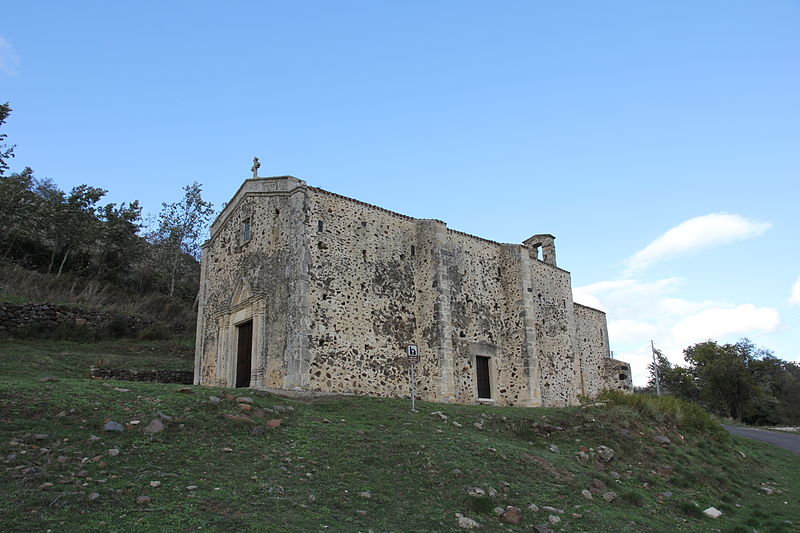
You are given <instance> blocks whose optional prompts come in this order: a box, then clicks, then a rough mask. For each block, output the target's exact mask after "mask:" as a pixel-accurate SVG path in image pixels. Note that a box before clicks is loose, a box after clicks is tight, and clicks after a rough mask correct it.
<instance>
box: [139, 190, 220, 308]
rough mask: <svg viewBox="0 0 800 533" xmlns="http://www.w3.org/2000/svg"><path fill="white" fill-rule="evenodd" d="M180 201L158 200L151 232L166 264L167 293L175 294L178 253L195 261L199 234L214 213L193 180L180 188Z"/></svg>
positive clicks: (179, 257)
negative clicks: (153, 226) (156, 216)
mask: <svg viewBox="0 0 800 533" xmlns="http://www.w3.org/2000/svg"><path fill="white" fill-rule="evenodd" d="M183 191H184V195H183V199H182V200H181V201H180V202H175V203H172V204H168V203H166V202H164V203H162V204H161V205H162V208H161V213H159V215H158V229H157V230H156V231H155V234H154V235H152V240H153V242H154V244H156V245H157V246H159V247H160V248H161V249H162V250H163V253H164V255H165V258H166V259H167V264H168V265H169V269H170V270H169V272H170V275H169V295H170V296H173V295H174V294H175V284H176V279H177V274H178V265H179V263H180V259H181V255H184V254H185V255H188V256H190V257H192V258H194V259H195V261H196V260H198V259H199V258H200V236H201V234H202V233H203V231H204V230H205V229H206V225H207V224H208V222H209V220H210V219H211V215H213V214H214V208H213V206H212V204H211V203H210V202H206V201H204V200H203V197H202V194H201V193H202V186H201V185H200V184H198V183H197V182H194V183H192V184H191V185H187V186H185V187H184V188H183Z"/></svg>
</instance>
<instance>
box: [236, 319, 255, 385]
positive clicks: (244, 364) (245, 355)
mask: <svg viewBox="0 0 800 533" xmlns="http://www.w3.org/2000/svg"><path fill="white" fill-rule="evenodd" d="M236 330H237V333H238V351H237V354H236V386H237V387H249V386H250V370H251V369H250V360H251V359H252V356H253V321H252V320H251V321H250V322H245V323H244V324H240V325H239V326H237V327H236Z"/></svg>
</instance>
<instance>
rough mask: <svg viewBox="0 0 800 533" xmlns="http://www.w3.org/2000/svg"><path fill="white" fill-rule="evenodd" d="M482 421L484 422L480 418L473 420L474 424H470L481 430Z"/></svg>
mask: <svg viewBox="0 0 800 533" xmlns="http://www.w3.org/2000/svg"><path fill="white" fill-rule="evenodd" d="M483 422H484V421H483V420H481V421H480V422H475V423H474V424H472V425H473V426H475V429H481V430H482V429H483Z"/></svg>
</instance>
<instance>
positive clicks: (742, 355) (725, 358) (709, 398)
mask: <svg viewBox="0 0 800 533" xmlns="http://www.w3.org/2000/svg"><path fill="white" fill-rule="evenodd" d="M683 353H684V356H685V359H686V361H687V362H688V363H690V364H691V365H692V367H693V369H694V374H695V376H697V381H698V386H699V390H700V401H701V402H702V403H703V404H705V405H706V407H707V408H709V409H710V410H712V411H714V412H716V413H718V414H720V415H722V416H727V417H730V418H733V419H735V420H740V421H741V420H742V418H743V416H744V415H745V413H746V412H747V410H748V409H750V408H752V406H753V404H754V403H755V401H756V398H757V397H758V396H759V395H760V393H761V391H760V390H759V387H758V384H757V382H756V380H755V377H754V376H753V373H752V370H751V365H752V363H753V361H754V360H755V358H756V356H757V355H758V350H757V349H756V348H755V346H754V345H753V343H751V342H750V341H749V340H747V339H742V340H741V341H739V342H737V343H736V344H724V345H719V344H717V343H716V342H714V341H707V342H701V343H699V344H695V345H693V346H689V347H688V348H686V349H685V350H684V352H683Z"/></svg>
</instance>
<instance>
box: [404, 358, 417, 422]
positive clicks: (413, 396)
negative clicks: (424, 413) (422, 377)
mask: <svg viewBox="0 0 800 533" xmlns="http://www.w3.org/2000/svg"><path fill="white" fill-rule="evenodd" d="M406 355H407V356H408V362H409V364H411V411H412V412H414V413H416V412H417V410H416V409H415V401H416V399H417V376H416V375H415V373H414V370H415V368H416V366H417V363H419V348H418V347H417V345H416V344H413V343H412V344H409V345H408V346H406Z"/></svg>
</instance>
